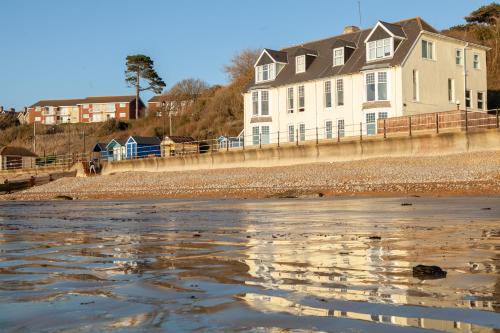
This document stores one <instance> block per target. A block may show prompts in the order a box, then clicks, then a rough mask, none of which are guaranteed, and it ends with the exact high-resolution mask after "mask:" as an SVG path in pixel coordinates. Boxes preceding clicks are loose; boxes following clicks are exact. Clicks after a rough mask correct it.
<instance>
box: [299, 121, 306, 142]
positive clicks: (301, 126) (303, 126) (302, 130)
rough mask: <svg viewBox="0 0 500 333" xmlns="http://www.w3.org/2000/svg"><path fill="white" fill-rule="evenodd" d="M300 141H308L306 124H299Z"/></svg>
mask: <svg viewBox="0 0 500 333" xmlns="http://www.w3.org/2000/svg"><path fill="white" fill-rule="evenodd" d="M298 127H299V141H301V142H304V141H306V139H307V138H306V130H307V129H306V124H305V123H299V126H298Z"/></svg>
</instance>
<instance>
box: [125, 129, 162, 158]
mask: <svg viewBox="0 0 500 333" xmlns="http://www.w3.org/2000/svg"><path fill="white" fill-rule="evenodd" d="M160 143H161V141H160V139H159V138H157V137H156V136H151V137H148V136H134V135H133V136H131V137H129V138H128V140H127V142H126V143H125V156H126V158H127V159H133V158H144V157H155V156H161V152H160Z"/></svg>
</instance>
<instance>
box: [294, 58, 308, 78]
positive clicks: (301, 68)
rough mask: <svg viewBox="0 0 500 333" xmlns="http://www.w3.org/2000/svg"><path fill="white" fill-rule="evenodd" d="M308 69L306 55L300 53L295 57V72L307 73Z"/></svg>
mask: <svg viewBox="0 0 500 333" xmlns="http://www.w3.org/2000/svg"><path fill="white" fill-rule="evenodd" d="M305 71H306V56H305V55H300V56H296V57H295V74H300V73H305Z"/></svg>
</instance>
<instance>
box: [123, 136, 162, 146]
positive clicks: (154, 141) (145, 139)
mask: <svg viewBox="0 0 500 333" xmlns="http://www.w3.org/2000/svg"><path fill="white" fill-rule="evenodd" d="M132 139H134V141H135V142H136V143H137V144H138V145H151V146H154V145H159V144H160V142H161V141H160V139H159V138H158V137H156V136H135V135H133V136H132ZM127 141H128V140H127Z"/></svg>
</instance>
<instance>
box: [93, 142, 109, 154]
mask: <svg viewBox="0 0 500 333" xmlns="http://www.w3.org/2000/svg"><path fill="white" fill-rule="evenodd" d="M106 146H107V144H106V143H104V142H98V143H96V144H95V146H94V148H93V149H92V151H93V152H95V153H98V152H101V151H105V150H106Z"/></svg>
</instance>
